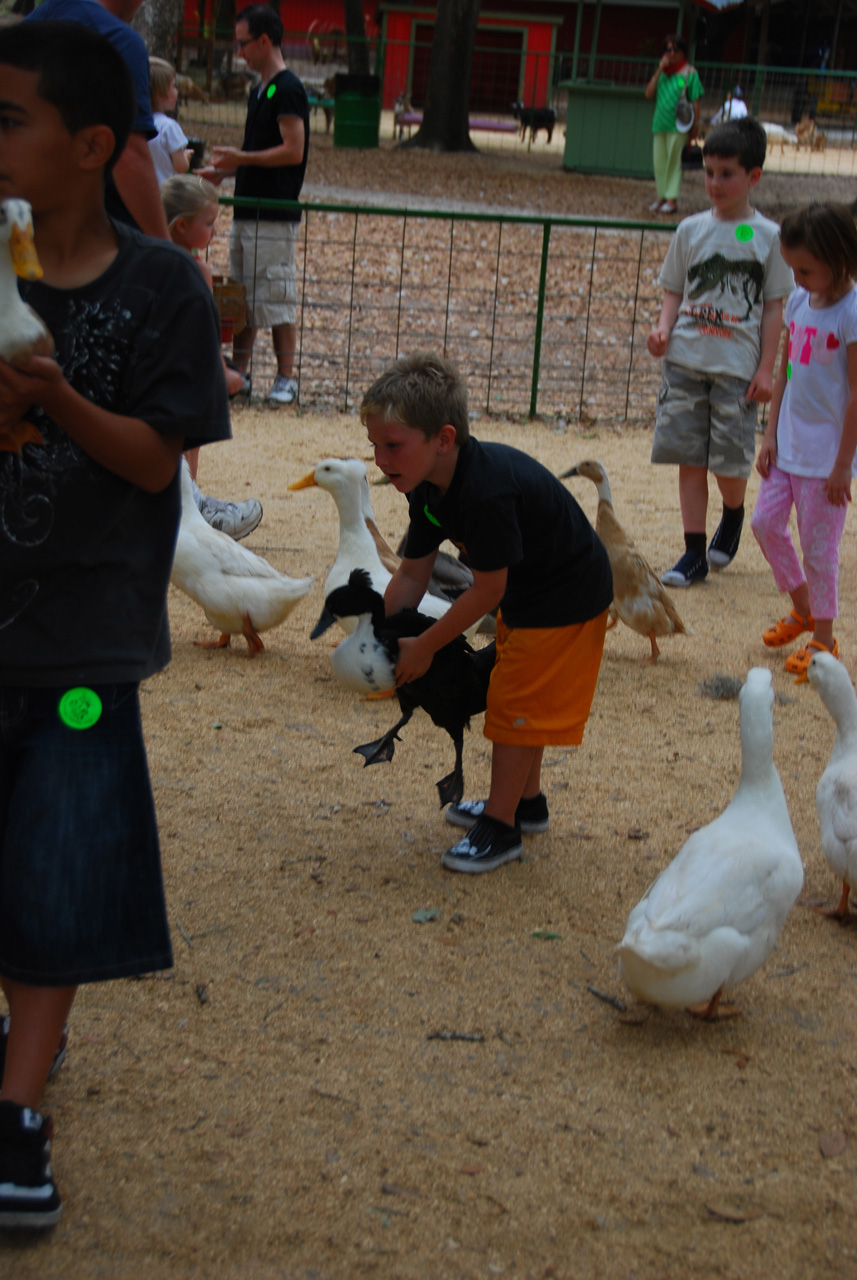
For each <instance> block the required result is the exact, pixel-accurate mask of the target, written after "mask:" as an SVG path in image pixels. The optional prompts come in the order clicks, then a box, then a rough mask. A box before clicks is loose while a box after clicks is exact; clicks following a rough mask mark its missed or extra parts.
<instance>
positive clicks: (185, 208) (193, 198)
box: [161, 173, 217, 227]
mask: <svg viewBox="0 0 857 1280" xmlns="http://www.w3.org/2000/svg"><path fill="white" fill-rule="evenodd" d="M161 202H162V204H163V206H164V213H165V214H166V215H167V226H168V227H172V225H173V223H174V222H176V221H177V220H178V219H179V218H195V217H196V215H197V214H198V213H202V211H203V209H207V208H208V206H209V205H210V204H217V187H215V186H213V185H212V183H210V182H208V181H207V180H206V179H205V178H200V177H198V176H197V175H196V174H195V173H176V174H174V175H173V177H172V178H167V180H166V182H164V183H162V184H161Z"/></svg>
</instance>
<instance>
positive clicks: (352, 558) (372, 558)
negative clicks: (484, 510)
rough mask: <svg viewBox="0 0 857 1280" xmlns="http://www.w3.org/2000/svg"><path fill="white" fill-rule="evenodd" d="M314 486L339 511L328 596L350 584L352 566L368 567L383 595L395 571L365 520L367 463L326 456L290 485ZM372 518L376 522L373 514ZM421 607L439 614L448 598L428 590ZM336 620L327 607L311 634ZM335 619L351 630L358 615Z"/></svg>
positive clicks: (326, 586) (368, 505) (315, 635)
mask: <svg viewBox="0 0 857 1280" xmlns="http://www.w3.org/2000/svg"><path fill="white" fill-rule="evenodd" d="M313 487H317V488H319V489H326V490H327V492H328V493H329V494H330V495H331V497H332V498H333V500H334V502H335V503H336V508H337V510H338V512H339V547H338V549H337V552H336V560H335V561H334V563H333V566H332V568H331V570H330V572H329V573H328V575H327V579H326V581H325V584H324V598H325V600H326V599H327V597H328V596H329V595H330V593H331V591H335V590H336V588H337V587H344V586H345V585H346V584H347V582H348V579H349V577H350V576H351V571H352V569H365V570H366V572H367V573H368V574H369V577H370V579H371V581H372V587H373V589H374V590H375V591H377V592H378V594H379V595H382V596H383V594H384V592H385V591H386V589H387V584H388V583H389V581H390V579H391V577H392V576H393V575H392V573H391V572H390V570H389V569H388V568H386V566H385V565H384V564H383V562H382V560H381V557H380V555H379V554H378V548H377V546H376V544H375V539H374V538H373V536H372V533H371V531H370V529H369V527H368V526H367V523H366V519H367V513H368V514H371V513H372V503H371V501H370V498H369V484H368V480H367V477H366V465H365V463H363V462H361V461H360V459H359V458H324V459H323V460H322V461H321V462H319V463H318V464H317V466H316V467H315V469H314V470H313V471H311V472H310V473H309V475H306V476H304V477H303V479H302V480H296V481H295V483H294V484H290V485H289V488H290V489H293V490H294V489H310V488H313ZM367 509H368V512H367ZM372 518H373V522H374V516H373V517H372ZM418 607H419V610H420V612H421V613H425V614H427V615H428V616H429V617H431V618H440V617H442V616H443V615H444V614H445V613H446V611H447V609H448V608H449V601H448V600H441V599H439V598H438V597H437V596H432V595H429V594H426V595H425V596H423V599H422V601H421V602H420V604H419V606H418ZM333 621H334V618H333V617H332V616H331V615H329V614H328V612H327V610H326V609H325V610H324V611H323V612H322V615H321V617H320V618H319V620H318V622H317V623H316V625H315V627H314V628H313V631H312V633H311V634H312V638H313V639H317V638H318V636H320V635H322V634H323V633H324V632H325V631H326V630H327V628H328V627H329V626H330V625H331V623H332V622H333ZM335 621H337V622H338V623H339V625H340V626H341V627H342V629H343V631H345V632H346V633H348V634H350V633H351V632H352V631H353V630H354V629H355V627H356V626H357V619H356V618H336V619H335Z"/></svg>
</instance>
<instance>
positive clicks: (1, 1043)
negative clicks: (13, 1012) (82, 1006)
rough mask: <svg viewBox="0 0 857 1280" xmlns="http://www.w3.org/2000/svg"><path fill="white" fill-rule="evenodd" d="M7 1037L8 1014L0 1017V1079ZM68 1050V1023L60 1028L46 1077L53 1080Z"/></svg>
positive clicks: (0, 1078) (0, 1079)
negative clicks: (57, 1044) (56, 1045)
mask: <svg viewBox="0 0 857 1280" xmlns="http://www.w3.org/2000/svg"><path fill="white" fill-rule="evenodd" d="M8 1039H9V1015H8V1013H7V1014H6V1016H5V1018H0V1081H2V1079H3V1067H4V1066H5V1064H6V1041H7V1040H8ZM67 1051H68V1023H66V1025H65V1026H64V1027H63V1029H62V1035H61V1036H60V1043H59V1048H58V1049H57V1051H56V1053H55V1054H54V1060H53V1062H52V1063H51V1069H50V1071H49V1072H48V1079H49V1080H53V1078H54V1076H55V1075H56V1073H57V1072H58V1071H59V1069H60V1067H61V1066H62V1064H63V1063H64V1062H65V1055H66V1053H67Z"/></svg>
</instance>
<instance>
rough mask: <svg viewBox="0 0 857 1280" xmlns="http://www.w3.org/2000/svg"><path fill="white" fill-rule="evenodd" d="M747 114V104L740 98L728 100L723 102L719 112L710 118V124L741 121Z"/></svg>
mask: <svg viewBox="0 0 857 1280" xmlns="http://www.w3.org/2000/svg"><path fill="white" fill-rule="evenodd" d="M746 114H747V104H746V102H744V101H743V100H742V99H741V98H730V99H729V100H728V102H724V103H723V106H722V107H721V108H720V110H719V111H715V113H714V115H713V116H712V117H711V123H712V124H722V123H723V121H724V120H741V119H742V118H743V117H744V116H745V115H746Z"/></svg>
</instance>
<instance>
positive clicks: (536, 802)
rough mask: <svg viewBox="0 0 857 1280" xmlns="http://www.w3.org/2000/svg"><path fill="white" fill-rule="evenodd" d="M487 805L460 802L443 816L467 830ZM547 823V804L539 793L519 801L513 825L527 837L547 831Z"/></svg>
mask: <svg viewBox="0 0 857 1280" xmlns="http://www.w3.org/2000/svg"><path fill="white" fill-rule="evenodd" d="M487 803H488V801H487V800H462V801H461V804H451V805H450V806H449V808H448V809H447V810H446V813H445V815H444V816H445V818H446V820H447V822H451V823H452V825H453V826H454V827H466V828H467V829H468V830H469V829H470V827H472V826H473V824H474V823H475V822H476V821H477V820H478V819H479V818H481V817H482V815H483V813H484V812H485V806H486V804H487ZM549 822H550V815H549V813H548V802H547V800H546V799H545V797H544V795H543V794H542V792H541V791H540V792H539V794H538V795H537V796H531V797H530V799H529V800H521V801H520V803H519V804H518V807H517V809H516V810H515V825H516V826H517V827H518V828H519V829H520V830H521V831H523V832H524V833H525V834H527V835H533V834H534V833H536V832H539V831H547V829H548V823H549Z"/></svg>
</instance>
